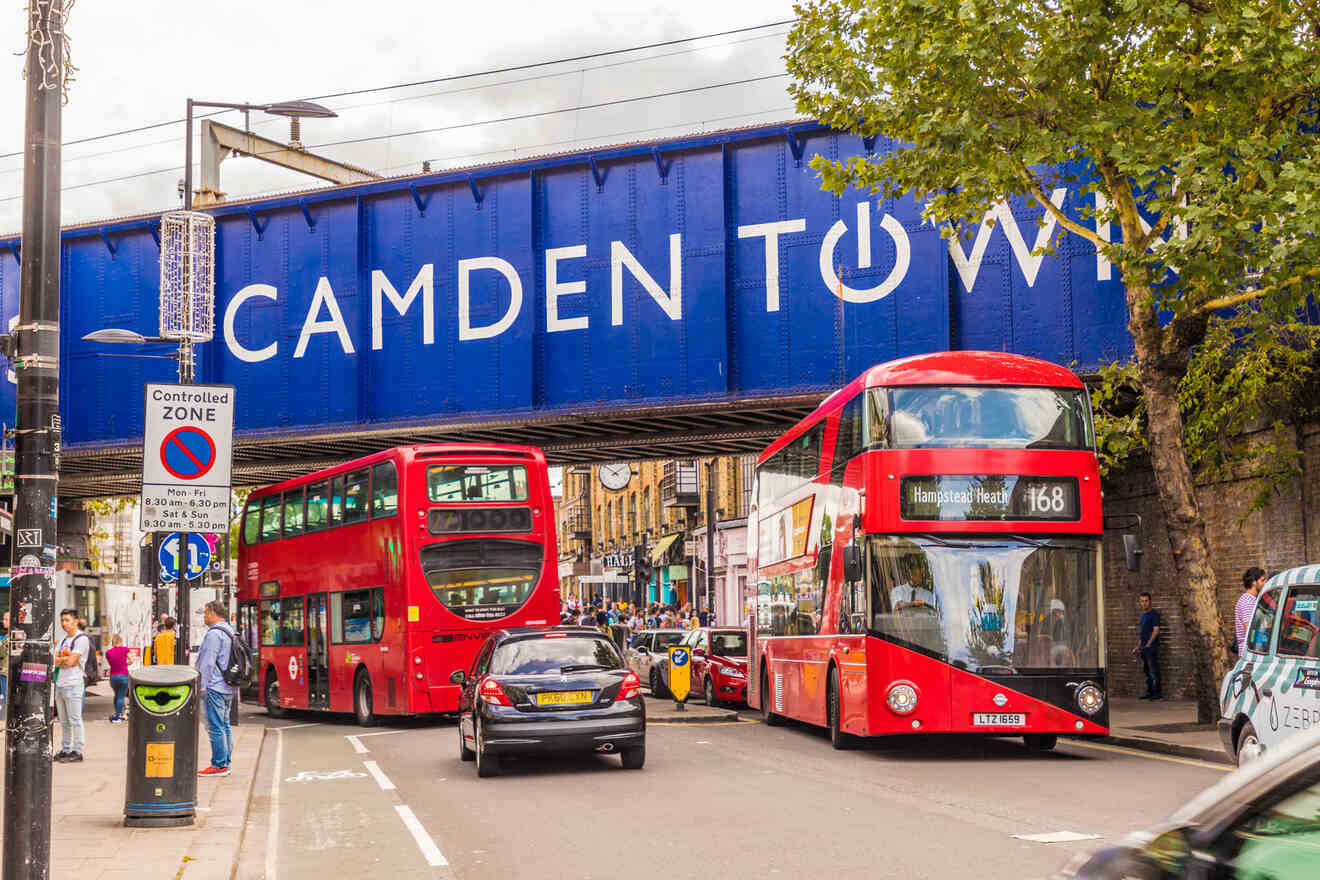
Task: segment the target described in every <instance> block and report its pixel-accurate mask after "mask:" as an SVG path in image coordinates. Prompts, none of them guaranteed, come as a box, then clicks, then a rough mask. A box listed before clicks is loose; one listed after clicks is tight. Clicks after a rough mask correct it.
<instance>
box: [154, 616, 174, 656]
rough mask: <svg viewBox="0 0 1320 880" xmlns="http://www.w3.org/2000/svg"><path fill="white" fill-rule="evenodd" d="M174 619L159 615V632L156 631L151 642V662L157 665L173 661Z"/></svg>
mask: <svg viewBox="0 0 1320 880" xmlns="http://www.w3.org/2000/svg"><path fill="white" fill-rule="evenodd" d="M175 625H176V621H175V620H174V618H173V617H168V616H166V615H164V614H162V615H161V617H160V632H158V633H156V638H155V640H154V641H152V643H151V657H152V662H153V663H156V664H157V665H159V666H165V665H168V664H170V663H173V662H174V627H175Z"/></svg>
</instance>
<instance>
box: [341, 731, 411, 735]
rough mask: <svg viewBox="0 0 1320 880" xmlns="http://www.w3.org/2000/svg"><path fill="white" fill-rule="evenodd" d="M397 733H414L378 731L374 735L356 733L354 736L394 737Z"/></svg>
mask: <svg viewBox="0 0 1320 880" xmlns="http://www.w3.org/2000/svg"><path fill="white" fill-rule="evenodd" d="M396 733H412V731H411V730H377V731H375V732H374V733H355V734H353V735H354V736H393V735H394V734H396Z"/></svg>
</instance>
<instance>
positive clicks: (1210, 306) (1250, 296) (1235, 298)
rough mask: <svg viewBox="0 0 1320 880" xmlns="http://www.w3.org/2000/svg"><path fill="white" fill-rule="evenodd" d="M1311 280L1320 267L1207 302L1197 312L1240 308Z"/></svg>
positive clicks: (1317, 274)
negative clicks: (1275, 282)
mask: <svg viewBox="0 0 1320 880" xmlns="http://www.w3.org/2000/svg"><path fill="white" fill-rule="evenodd" d="M1312 278H1320V266H1314V267H1312V268H1310V269H1307V270H1306V271H1305V272H1299V273H1297V274H1296V275H1294V276H1292V277H1291V278H1285V279H1284V280H1282V281H1280V282H1279V283H1277V284H1270V285H1268V286H1266V287H1253V288H1252V289H1250V290H1244V291H1242V292H1241V293H1235V294H1233V295H1232V296H1221V297H1219V298H1217V299H1212V300H1207V301H1206V302H1203V303H1201V305H1199V306H1197V308H1196V311H1198V312H1207V313H1208V312H1214V311H1218V310H1219V309H1229V308H1232V307H1233V306H1240V305H1242V304H1243V303H1246V302H1251V301H1252V300H1254V299H1260V298H1261V297H1262V296H1267V295H1269V294H1271V293H1277V292H1278V291H1280V290H1286V289H1287V288H1289V287H1296V286H1297V285H1299V284H1302V283H1303V282H1306V281H1310V280H1311V279H1312Z"/></svg>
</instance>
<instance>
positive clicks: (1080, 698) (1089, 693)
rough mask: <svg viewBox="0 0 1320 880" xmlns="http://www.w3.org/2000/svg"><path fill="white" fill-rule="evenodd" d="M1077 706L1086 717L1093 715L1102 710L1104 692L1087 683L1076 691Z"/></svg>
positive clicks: (1097, 686) (1098, 687)
mask: <svg viewBox="0 0 1320 880" xmlns="http://www.w3.org/2000/svg"><path fill="white" fill-rule="evenodd" d="M1077 705H1078V707H1079V708H1080V709H1081V710H1082V711H1083V712H1085V713H1086V714H1087V715H1094V714H1095V713H1096V712H1099V711H1100V710H1101V709H1103V708H1104V705H1105V692H1104V691H1102V690H1100V686H1099V685H1097V684H1094V683H1093V682H1089V681H1088V682H1086V683H1085V684H1083V685H1082V686H1081V687H1079V688H1078V689H1077Z"/></svg>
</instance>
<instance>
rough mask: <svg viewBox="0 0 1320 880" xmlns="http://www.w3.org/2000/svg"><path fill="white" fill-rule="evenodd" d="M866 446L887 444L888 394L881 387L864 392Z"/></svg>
mask: <svg viewBox="0 0 1320 880" xmlns="http://www.w3.org/2000/svg"><path fill="white" fill-rule="evenodd" d="M865 434H866V448H867V449H884V448H886V447H887V446H889V394H888V393H887V392H886V391H885V390H884V389H881V388H874V389H872V390H870V391H868V392H867V393H866V426H865Z"/></svg>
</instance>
